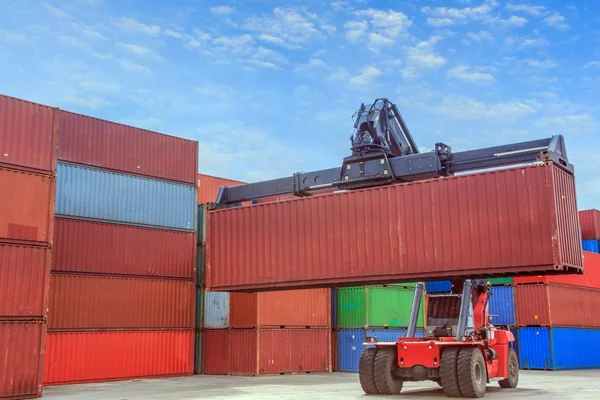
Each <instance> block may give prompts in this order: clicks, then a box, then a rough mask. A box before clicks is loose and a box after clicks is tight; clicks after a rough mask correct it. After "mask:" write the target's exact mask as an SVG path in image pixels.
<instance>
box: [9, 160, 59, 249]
mask: <svg viewBox="0 0 600 400" xmlns="http://www.w3.org/2000/svg"><path fill="white" fill-rule="evenodd" d="M54 190H55V179H54V178H53V177H51V176H49V175H40V174H33V173H30V172H23V171H14V170H9V169H4V168H0V193H1V195H0V241H3V242H6V241H10V242H15V243H25V244H27V243H30V244H36V245H45V244H47V243H49V242H51V241H52V231H53V226H54V222H53V221H54Z"/></svg>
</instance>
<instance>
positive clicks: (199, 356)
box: [194, 329, 202, 375]
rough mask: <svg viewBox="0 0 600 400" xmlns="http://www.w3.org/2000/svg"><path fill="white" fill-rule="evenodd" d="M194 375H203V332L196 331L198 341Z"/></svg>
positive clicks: (195, 344) (196, 343)
mask: <svg viewBox="0 0 600 400" xmlns="http://www.w3.org/2000/svg"><path fill="white" fill-rule="evenodd" d="M194 350H195V351H194V374H195V375H200V374H202V331H201V330H200V329H196V340H195V343H194Z"/></svg>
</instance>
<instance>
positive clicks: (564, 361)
mask: <svg viewBox="0 0 600 400" xmlns="http://www.w3.org/2000/svg"><path fill="white" fill-rule="evenodd" d="M518 337H519V360H520V367H521V369H541V370H567V369H586V368H600V346H596V345H589V346H582V343H588V344H595V343H598V341H600V329H584V328H564V327H560V328H542V327H530V328H519V330H518Z"/></svg>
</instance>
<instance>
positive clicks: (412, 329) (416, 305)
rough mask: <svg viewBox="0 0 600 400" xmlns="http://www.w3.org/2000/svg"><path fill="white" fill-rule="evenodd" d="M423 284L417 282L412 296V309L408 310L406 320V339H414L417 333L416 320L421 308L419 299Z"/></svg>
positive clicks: (421, 295) (421, 294)
mask: <svg viewBox="0 0 600 400" xmlns="http://www.w3.org/2000/svg"><path fill="white" fill-rule="evenodd" d="M424 286H425V284H424V283H423V282H417V286H416V287H415V293H414V295H413V302H412V307H411V309H410V318H409V320H408V329H407V332H406V337H407V338H414V337H415V333H416V331H417V318H418V317H419V309H420V308H421V298H422V297H423V287H424Z"/></svg>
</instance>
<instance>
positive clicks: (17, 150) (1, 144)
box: [0, 95, 58, 175]
mask: <svg viewBox="0 0 600 400" xmlns="http://www.w3.org/2000/svg"><path fill="white" fill-rule="evenodd" d="M57 114H58V110H57V109H56V108H53V107H48V106H44V105H41V104H36V103H32V102H29V101H25V100H21V99H16V98H13V97H9V96H5V95H0V165H5V166H8V167H11V168H18V169H26V170H29V171H32V172H42V173H47V174H51V175H52V174H54V171H56V144H57V138H58V115H57Z"/></svg>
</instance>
